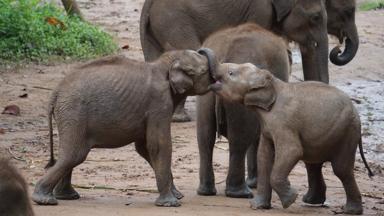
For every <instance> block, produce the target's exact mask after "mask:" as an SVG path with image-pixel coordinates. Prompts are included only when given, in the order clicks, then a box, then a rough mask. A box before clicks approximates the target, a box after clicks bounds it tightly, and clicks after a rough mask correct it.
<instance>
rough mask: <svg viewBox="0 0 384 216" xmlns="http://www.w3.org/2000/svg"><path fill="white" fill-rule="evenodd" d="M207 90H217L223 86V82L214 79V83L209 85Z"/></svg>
mask: <svg viewBox="0 0 384 216" xmlns="http://www.w3.org/2000/svg"><path fill="white" fill-rule="evenodd" d="M208 88H209V90H212V91H214V92H218V91H220V90H221V89H222V88H223V83H222V82H221V81H220V80H216V82H215V83H213V84H211V85H209V87H208Z"/></svg>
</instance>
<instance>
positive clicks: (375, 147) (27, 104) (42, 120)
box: [0, 0, 384, 216]
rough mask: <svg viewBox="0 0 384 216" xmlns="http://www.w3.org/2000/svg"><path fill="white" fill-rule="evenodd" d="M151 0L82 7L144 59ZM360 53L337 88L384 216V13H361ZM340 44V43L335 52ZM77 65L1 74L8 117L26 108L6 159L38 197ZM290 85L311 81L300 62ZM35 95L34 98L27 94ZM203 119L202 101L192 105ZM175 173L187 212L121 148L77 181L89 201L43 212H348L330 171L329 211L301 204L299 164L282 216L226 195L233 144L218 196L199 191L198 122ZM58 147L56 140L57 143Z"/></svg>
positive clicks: (94, 158)
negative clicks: (169, 203) (144, 17)
mask: <svg viewBox="0 0 384 216" xmlns="http://www.w3.org/2000/svg"><path fill="white" fill-rule="evenodd" d="M142 3H143V0H80V6H81V8H82V10H83V13H84V14H85V17H86V19H87V20H89V21H90V22H92V23H96V24H99V25H100V26H102V27H103V28H105V29H106V30H107V31H109V32H111V33H112V34H113V35H115V37H116V39H117V40H118V42H119V44H120V45H121V46H124V45H129V49H128V50H123V51H122V53H123V54H124V55H126V56H128V57H131V58H134V59H139V60H142V59H143V57H142V51H141V48H140V41H139V27H138V25H139V17H140V12H141V6H142ZM356 20H357V25H358V29H359V34H360V49H359V51H358V54H357V56H356V57H355V59H354V60H353V61H352V62H351V63H349V64H348V65H346V66H344V67H337V66H334V65H332V64H330V77H331V84H332V85H336V86H337V87H340V88H341V89H343V90H344V91H346V92H347V93H349V94H350V95H351V97H352V98H353V100H354V101H355V105H356V106H357V107H358V109H359V112H360V114H361V118H362V121H363V134H364V137H363V142H364V146H365V151H366V153H367V154H366V157H367V159H368V161H369V162H370V164H371V166H372V168H373V170H374V171H375V173H377V175H376V176H375V177H374V178H373V179H370V178H368V176H367V172H366V170H365V168H364V166H363V164H362V163H361V158H360V155H357V156H356V158H357V162H356V169H355V173H356V178H357V182H358V184H359V187H360V190H361V192H362V194H363V201H364V214H365V215H384V172H383V167H384V61H383V60H384V59H383V56H384V22H383V20H384V10H379V11H371V12H358V13H357V17H356ZM331 46H332V45H331ZM73 65H74V64H58V65H50V66H41V65H40V66H39V65H28V66H26V67H20V68H12V69H9V68H8V69H0V111H1V110H2V109H3V108H4V107H5V106H6V105H9V104H16V105H18V106H19V107H20V108H21V115H20V116H10V115H0V151H1V155H2V156H3V155H6V156H7V157H12V158H13V159H12V162H14V163H15V164H16V165H17V166H18V167H19V168H20V169H21V170H22V172H23V174H24V175H25V177H26V178H27V180H28V182H29V183H30V185H31V186H30V190H31V191H32V190H33V184H34V183H35V182H36V181H37V180H38V179H39V178H40V177H41V176H42V175H43V173H44V169H43V167H44V166H45V164H46V162H47V160H48V158H49V151H48V146H47V144H48V128H47V121H46V118H47V115H46V107H47V100H48V98H49V94H50V92H51V90H52V88H54V87H55V86H56V85H57V83H58V82H59V81H60V80H61V79H62V78H63V77H64V75H65V74H67V73H68V72H70V69H71V67H72V66H73ZM293 71H294V73H293V76H292V78H291V81H299V80H300V79H301V77H302V75H301V74H302V72H301V66H300V64H299V63H297V64H295V65H294V66H293ZM25 94H27V96H26V97H20V96H21V95H25ZM187 107H188V111H189V112H190V113H191V115H192V116H194V113H195V109H194V98H190V99H189V101H188V104H187ZM172 139H173V165H172V169H173V173H174V179H175V184H176V186H177V187H178V188H179V189H180V191H182V192H183V193H184V195H185V198H184V199H183V200H182V207H179V208H159V207H155V206H154V204H153V203H154V201H155V199H156V197H157V196H158V194H157V192H156V183H155V178H154V173H153V171H152V170H151V168H150V166H149V165H148V164H147V163H146V162H145V161H144V159H142V158H141V157H140V156H138V154H137V153H136V152H135V151H134V147H133V146H132V145H130V146H126V147H124V148H120V149H95V150H92V152H91V153H90V155H89V156H88V159H87V161H85V162H84V163H83V164H81V165H80V166H79V167H77V168H76V169H75V171H74V173H73V183H74V184H75V186H76V187H77V188H78V191H79V192H80V194H81V198H80V200H75V201H60V202H59V205H58V206H37V205H34V206H33V207H34V210H35V212H36V214H37V215H45V216H49V215H54V216H59V215H73V216H75V215H93V216H98V215H111V216H112V215H207V216H211V215H256V214H257V215H286V214H295V215H307V214H319V215H331V214H337V213H340V211H341V209H340V207H341V206H342V205H343V204H344V202H345V194H344V191H343V188H342V184H341V183H340V181H339V180H338V179H337V178H336V177H335V176H334V175H333V173H332V170H331V169H330V165H329V164H326V166H325V168H324V171H323V172H324V175H325V179H326V183H327V186H328V190H327V203H326V204H327V205H326V207H322V208H313V207H307V206H304V205H303V203H302V202H301V197H302V195H304V193H305V191H306V189H307V178H306V172H305V168H304V166H303V164H302V163H299V164H298V165H297V166H296V168H295V169H294V171H293V172H292V173H291V175H290V179H291V181H292V185H293V186H294V187H296V188H297V189H298V190H299V192H300V197H299V199H298V200H297V201H296V203H294V204H293V205H292V206H291V207H290V208H288V209H283V208H282V207H281V204H280V201H279V200H278V199H277V197H276V196H275V194H274V197H273V209H271V210H268V211H263V210H257V211H255V210H251V209H250V208H249V202H248V200H246V199H231V198H227V197H225V196H224V189H225V177H226V173H227V168H228V145H227V143H226V142H225V141H223V142H220V143H218V144H217V145H216V148H215V153H214V168H215V175H216V186H217V189H218V195H217V196H214V197H203V196H198V195H197V194H196V188H197V185H198V168H199V167H198V160H199V159H198V149H197V141H196V136H195V122H190V123H177V124H176V123H175V124H173V125H172ZM55 143H56V145H55V147H57V143H58V140H57V136H55Z"/></svg>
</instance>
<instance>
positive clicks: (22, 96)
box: [19, 93, 28, 98]
mask: <svg viewBox="0 0 384 216" xmlns="http://www.w3.org/2000/svg"><path fill="white" fill-rule="evenodd" d="M27 97H28V94H27V93H24V94H21V95H19V98H27Z"/></svg>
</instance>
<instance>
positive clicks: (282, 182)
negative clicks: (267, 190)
mask: <svg viewBox="0 0 384 216" xmlns="http://www.w3.org/2000/svg"><path fill="white" fill-rule="evenodd" d="M270 184H271V187H272V188H273V189H274V190H275V191H280V190H282V188H284V187H287V186H290V183H289V181H288V180H287V179H283V178H281V177H278V176H277V175H272V176H271V180H270Z"/></svg>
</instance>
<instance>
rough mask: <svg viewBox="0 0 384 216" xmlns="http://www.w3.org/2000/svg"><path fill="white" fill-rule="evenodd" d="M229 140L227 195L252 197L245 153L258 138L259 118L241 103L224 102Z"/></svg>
mask: <svg viewBox="0 0 384 216" xmlns="http://www.w3.org/2000/svg"><path fill="white" fill-rule="evenodd" d="M224 107H225V112H226V118H227V119H226V121H227V123H228V124H227V134H228V136H227V138H228V142H229V169H228V176H227V182H226V183H227V187H226V191H225V193H226V195H227V196H229V197H236V198H252V197H253V194H252V190H251V189H250V188H249V187H248V186H247V184H246V183H245V155H246V153H247V149H248V148H249V147H250V146H251V145H252V144H253V143H255V142H256V140H257V136H258V135H257V131H258V129H257V128H258V126H257V123H256V122H257V118H256V116H255V115H254V114H253V113H252V112H251V111H248V110H247V109H246V108H244V107H243V106H242V105H240V104H232V103H224Z"/></svg>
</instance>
